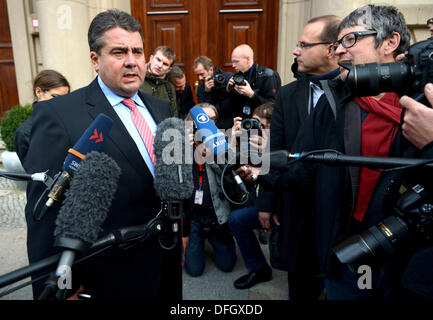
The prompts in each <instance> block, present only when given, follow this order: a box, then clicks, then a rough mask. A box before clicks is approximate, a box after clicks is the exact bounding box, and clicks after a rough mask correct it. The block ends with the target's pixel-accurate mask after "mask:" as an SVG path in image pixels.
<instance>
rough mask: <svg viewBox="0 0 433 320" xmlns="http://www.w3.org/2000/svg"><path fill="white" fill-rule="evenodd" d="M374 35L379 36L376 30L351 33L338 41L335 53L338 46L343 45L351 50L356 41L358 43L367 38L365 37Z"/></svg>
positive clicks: (335, 44) (335, 45)
mask: <svg viewBox="0 0 433 320" xmlns="http://www.w3.org/2000/svg"><path fill="white" fill-rule="evenodd" d="M374 34H377V31H375V30H367V31H354V32H349V33H347V34H345V35H344V36H342V37H341V39H340V40H337V41H336V42H335V43H334V45H333V47H334V51H337V48H338V46H339V45H340V44H341V45H342V46H343V48H345V49H347V48H351V47H353V46H354V45H355V43H356V41H358V39H359V38H362V37H365V36H372V35H374Z"/></svg>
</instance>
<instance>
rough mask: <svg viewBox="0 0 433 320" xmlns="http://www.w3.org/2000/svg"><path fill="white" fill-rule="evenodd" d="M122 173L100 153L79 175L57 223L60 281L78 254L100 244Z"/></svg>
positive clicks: (85, 163) (92, 155) (91, 155)
mask: <svg viewBox="0 0 433 320" xmlns="http://www.w3.org/2000/svg"><path fill="white" fill-rule="evenodd" d="M120 173H121V170H120V168H119V166H118V165H117V163H116V162H115V161H114V160H113V159H112V158H110V157H109V156H107V155H106V154H104V153H100V152H97V151H92V152H90V153H89V154H88V155H87V156H86V158H85V159H84V160H83V161H82V163H81V165H80V168H79V169H78V170H77V171H76V172H75V176H74V179H73V180H72V181H71V184H70V188H69V189H68V190H67V191H66V198H65V201H64V203H63V205H62V207H61V208H60V210H59V213H58V216H57V218H56V222H55V224H56V227H55V230H54V236H55V237H56V239H55V243H54V245H55V246H56V247H61V248H64V249H65V250H64V251H63V253H62V255H61V257H60V261H59V264H58V267H57V269H56V272H55V276H56V279H58V281H60V280H62V278H61V277H65V275H67V272H70V270H71V267H72V264H73V262H74V259H75V255H76V253H83V252H85V251H86V250H87V249H88V248H89V247H90V245H91V244H92V243H94V242H95V241H96V240H97V238H98V234H99V233H100V232H101V231H102V224H103V222H104V221H105V219H106V218H107V214H108V211H109V208H110V205H111V202H112V200H113V198H114V194H115V192H116V189H117V183H118V180H119V177H120ZM56 285H57V287H56V288H53V287H51V288H48V289H47V288H46V290H44V293H42V295H41V297H40V299H42V298H46V297H48V296H47V295H49V294H51V293H52V291H53V290H56V291H57V288H62V286H61V283H56Z"/></svg>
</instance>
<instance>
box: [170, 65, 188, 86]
mask: <svg viewBox="0 0 433 320" xmlns="http://www.w3.org/2000/svg"><path fill="white" fill-rule="evenodd" d="M167 76H168V80H169V81H171V82H173V80H174V79H182V78H183V77H184V76H185V73H184V72H183V70H182V69H181V68H179V67H178V66H174V67H173V69H171V70H170V72H169V73H168V75H167Z"/></svg>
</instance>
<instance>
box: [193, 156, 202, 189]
mask: <svg viewBox="0 0 433 320" xmlns="http://www.w3.org/2000/svg"><path fill="white" fill-rule="evenodd" d="M195 152H196V157H197V158H196V159H198V160H199V161H198V162H197V161H196V163H197V164H198V175H199V176H198V183H199V188H198V190H201V187H202V185H203V174H202V172H203V171H204V169H203V163H202V160H203V158H202V157H201V155H200V154H199V152H198V150H197V149H195Z"/></svg>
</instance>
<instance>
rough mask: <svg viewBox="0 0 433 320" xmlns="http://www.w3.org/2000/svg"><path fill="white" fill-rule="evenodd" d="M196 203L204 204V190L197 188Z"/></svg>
mask: <svg viewBox="0 0 433 320" xmlns="http://www.w3.org/2000/svg"><path fill="white" fill-rule="evenodd" d="M194 204H199V205H202V204H203V190H196V191H195V199H194Z"/></svg>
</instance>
